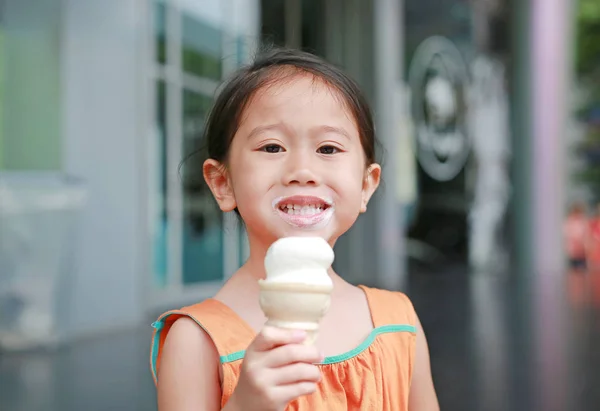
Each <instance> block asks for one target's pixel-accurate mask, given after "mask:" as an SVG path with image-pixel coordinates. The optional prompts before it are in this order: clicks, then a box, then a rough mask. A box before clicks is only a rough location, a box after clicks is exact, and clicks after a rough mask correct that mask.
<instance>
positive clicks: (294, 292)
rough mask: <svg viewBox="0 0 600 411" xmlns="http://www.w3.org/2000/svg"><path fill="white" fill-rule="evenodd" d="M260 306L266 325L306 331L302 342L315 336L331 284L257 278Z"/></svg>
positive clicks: (324, 309)
mask: <svg viewBox="0 0 600 411" xmlns="http://www.w3.org/2000/svg"><path fill="white" fill-rule="evenodd" d="M259 285H260V306H261V308H262V310H263V312H264V313H265V316H266V317H267V325H270V326H273V327H280V328H286V329H294V330H304V331H306V334H307V337H306V340H305V341H304V343H305V344H313V343H314V342H315V340H316V339H317V335H318V331H319V323H320V321H321V319H322V318H323V316H324V315H325V313H326V312H327V310H328V309H329V305H330V301H331V291H332V290H333V286H332V285H314V284H299V283H272V282H268V281H262V280H261V281H260V282H259Z"/></svg>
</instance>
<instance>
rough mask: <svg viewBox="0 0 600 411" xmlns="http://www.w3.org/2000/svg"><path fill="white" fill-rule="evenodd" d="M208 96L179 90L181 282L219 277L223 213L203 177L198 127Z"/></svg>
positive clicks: (187, 282)
mask: <svg viewBox="0 0 600 411" xmlns="http://www.w3.org/2000/svg"><path fill="white" fill-rule="evenodd" d="M211 104H212V99H211V97H208V96H205V95H202V94H198V93H195V92H192V91H189V90H185V91H184V92H183V137H184V139H183V150H184V153H185V154H186V155H188V154H190V153H194V154H192V155H191V156H190V157H187V158H186V160H185V162H184V163H183V165H182V169H181V172H182V177H183V182H184V187H183V192H184V194H183V233H182V235H183V268H182V269H183V273H182V277H183V283H184V284H192V283H198V282H204V281H214V280H221V279H222V278H223V216H222V213H221V211H220V210H219V208H218V206H217V204H216V203H215V200H214V199H213V197H212V194H211V192H210V190H209V189H208V187H207V186H206V183H205V182H204V179H203V177H202V162H203V161H204V159H205V158H206V154H205V150H204V146H203V143H204V141H203V139H202V131H203V128H204V121H205V119H206V116H207V114H208V111H209V109H210V107H211Z"/></svg>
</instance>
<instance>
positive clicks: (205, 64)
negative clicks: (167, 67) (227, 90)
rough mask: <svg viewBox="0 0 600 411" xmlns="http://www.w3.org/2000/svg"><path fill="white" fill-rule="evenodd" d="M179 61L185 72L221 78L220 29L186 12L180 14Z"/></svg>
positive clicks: (215, 78) (216, 78) (214, 78)
mask: <svg viewBox="0 0 600 411" xmlns="http://www.w3.org/2000/svg"><path fill="white" fill-rule="evenodd" d="M181 23H182V33H183V38H182V41H181V44H182V49H181V53H182V55H181V61H182V65H183V70H184V71H185V72H187V73H190V74H194V75H197V76H200V77H207V78H210V79H213V80H220V79H221V70H222V67H221V31H220V30H219V29H217V28H215V27H212V26H210V25H209V24H207V23H205V22H203V21H200V20H198V19H196V18H194V17H191V16H189V15H187V14H183V16H182V22H181Z"/></svg>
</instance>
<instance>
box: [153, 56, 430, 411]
mask: <svg viewBox="0 0 600 411" xmlns="http://www.w3.org/2000/svg"><path fill="white" fill-rule="evenodd" d="M205 132H206V134H205V138H206V142H207V144H208V157H209V159H208V160H206V161H205V162H204V164H203V173H204V178H205V180H206V182H207V184H208V186H209V187H210V189H211V191H212V194H213V195H214V197H215V199H216V201H217V203H218V204H219V207H220V208H221V210H223V211H224V212H228V211H232V210H235V211H236V212H237V213H238V214H239V215H240V216H241V218H242V219H243V221H244V224H245V226H246V229H247V233H248V238H249V243H250V257H249V258H248V261H246V263H245V264H244V266H243V267H241V268H240V269H239V270H238V271H237V272H236V273H235V274H234V275H233V277H232V278H231V279H230V280H229V281H228V282H227V283H226V284H225V285H224V286H223V288H222V289H221V290H220V291H219V292H218V293H217V294H216V295H215V297H214V298H210V299H208V300H205V301H203V302H201V303H199V304H196V305H194V306H191V307H186V308H183V309H182V310H177V311H171V312H167V313H165V314H164V315H162V316H161V317H160V318H159V320H158V321H157V322H156V323H155V324H154V327H155V329H156V331H155V335H154V339H153V345H152V355H151V365H152V372H153V376H154V379H155V383H156V384H157V391H158V408H159V410H160V411H186V410H190V411H191V410H194V411H196V410H206V411H216V410H229V411H235V410H244V411H252V410H257V411H258V410H259V411H265V410H267V411H270V410H277V411H280V410H284V409H287V410H307V411H308V410H359V409H360V410H390V411H391V410H394V411H398V410H419V411H429V410H438V409H439V406H438V403H437V398H436V394H435V390H434V387H433V382H432V378H431V371H430V366H429V352H428V348H427V342H426V339H425V335H424V333H423V330H422V329H421V325H420V323H419V320H418V318H417V316H416V314H415V311H414V309H413V307H412V305H411V303H410V301H409V300H408V298H407V297H406V296H405V295H403V294H401V293H397V292H390V291H384V290H378V289H373V288H367V287H363V286H360V287H355V286H353V285H351V284H349V283H347V282H345V281H344V280H343V279H342V278H341V277H340V276H339V275H338V274H337V273H335V272H334V271H333V270H331V271H330V275H331V277H332V279H333V283H334V291H333V293H332V296H331V308H330V310H329V312H328V313H327V314H326V316H325V318H324V319H323V321H322V322H321V331H320V333H319V339H318V341H317V343H316V345H315V346H307V345H303V344H302V341H303V339H304V337H305V335H304V334H303V333H302V332H300V331H288V330H282V329H276V328H272V327H263V325H264V323H265V320H266V319H265V317H264V315H263V313H262V311H261V309H260V306H259V302H258V291H259V288H258V283H257V281H258V279H260V278H264V276H265V271H264V266H263V261H264V257H265V253H266V250H267V248H268V247H269V246H270V245H271V244H272V243H273V242H274V241H275V240H277V239H278V238H281V237H285V236H293V235H296V236H297V235H312V236H321V237H323V238H324V239H326V240H327V241H328V242H329V243H330V244H331V246H333V245H334V244H335V242H336V240H337V239H338V238H339V237H340V236H341V235H343V234H344V233H345V232H346V231H348V230H349V229H350V227H352V225H353V224H354V222H355V221H356V219H357V218H358V216H359V214H360V213H364V212H365V211H366V210H367V204H368V202H369V199H370V198H371V196H372V195H373V193H374V191H375V189H376V188H377V186H378V185H379V180H380V175H381V167H380V166H379V165H378V164H377V163H376V161H375V134H374V126H373V119H372V117H371V113H370V110H369V107H368V105H367V103H366V100H365V98H364V97H363V95H362V94H361V92H360V91H359V89H358V87H357V85H356V84H355V83H354V82H353V81H352V80H350V79H349V78H348V77H347V76H346V75H345V74H344V73H343V72H342V71H340V70H339V69H338V68H336V67H334V66H333V65H330V64H328V63H326V62H325V61H322V60H321V59H319V58H317V57H315V56H313V55H310V54H306V53H303V52H299V51H286V50H275V51H271V52H270V53H268V54H266V55H264V56H263V57H261V58H259V59H257V60H256V61H255V62H254V64H252V65H251V66H249V67H246V68H244V69H242V70H240V71H239V72H238V73H237V74H236V75H234V76H233V78H232V79H231V80H230V81H229V82H228V83H227V84H226V85H225V86H224V88H223V89H222V91H221V93H220V94H219V96H218V98H217V100H216V102H215V105H214V108H213V110H212V112H211V114H210V116H209V118H208V123H207V127H206V131H205ZM330 208H331V209H332V210H328V209H330ZM291 215H293V217H291ZM286 407H287V408H286Z"/></svg>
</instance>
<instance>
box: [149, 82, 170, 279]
mask: <svg viewBox="0 0 600 411" xmlns="http://www.w3.org/2000/svg"><path fill="white" fill-rule="evenodd" d="M166 102H167V101H166V85H165V83H164V82H163V81H158V82H157V83H156V129H155V136H154V139H153V144H151V148H152V150H151V152H152V159H153V162H152V164H157V165H158V167H157V168H158V170H157V174H156V175H155V178H154V180H153V181H155V182H157V183H158V187H157V188H156V190H157V191H155V193H156V195H155V198H154V199H153V201H152V202H151V204H153V205H156V208H155V211H154V213H155V214H154V215H155V220H154V221H155V224H156V225H155V226H154V232H153V237H152V238H153V247H154V252H153V258H154V261H153V267H154V284H155V286H157V287H160V288H162V287H165V286H166V284H167V238H168V235H167V233H168V216H167V198H168V197H167V195H168V192H167V104H166Z"/></svg>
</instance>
